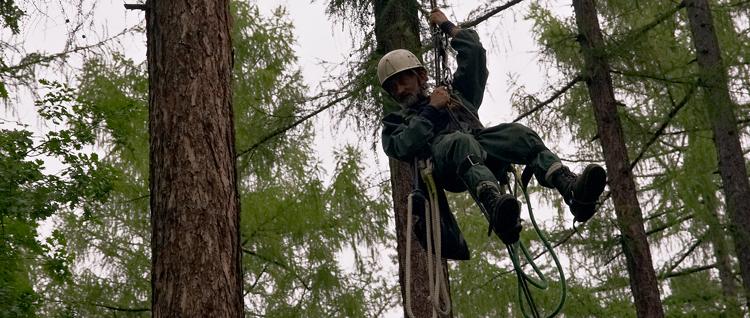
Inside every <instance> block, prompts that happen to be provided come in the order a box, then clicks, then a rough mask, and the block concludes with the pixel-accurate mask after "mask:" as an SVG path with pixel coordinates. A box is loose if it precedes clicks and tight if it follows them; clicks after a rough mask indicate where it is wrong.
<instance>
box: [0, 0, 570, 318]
mask: <svg viewBox="0 0 750 318" xmlns="http://www.w3.org/2000/svg"><path fill="white" fill-rule="evenodd" d="M82 1H84V2H85V3H89V4H90V3H94V1H93V0H82ZM126 2H127V3H135V2H138V1H135V0H133V1H123V0H100V1H96V2H95V3H96V11H95V12H94V14H93V15H92V16H90V17H84V19H82V20H83V21H85V23H84V24H83V26H82V28H81V29H80V30H78V31H77V32H76V33H75V39H76V44H77V45H87V44H92V43H96V42H98V41H99V40H101V39H102V38H105V37H107V36H112V35H114V34H117V33H119V32H120V31H121V30H123V29H125V28H127V27H130V26H133V25H136V24H139V23H140V24H141V25H143V23H142V21H143V17H144V15H143V13H142V12H137V11H126V10H125V9H124V7H123V3H126ZM326 2H327V1H321V0H317V1H315V2H313V3H310V2H309V0H261V1H258V3H259V7H260V9H261V13H262V14H263V15H265V16H270V14H271V11H272V9H273V8H275V7H277V6H279V5H284V6H286V7H287V8H288V12H289V14H290V19H291V20H292V21H293V23H294V26H295V35H296V37H297V47H296V51H297V55H298V56H299V64H300V65H299V66H300V68H301V69H302V72H303V75H304V78H305V81H306V83H307V85H308V86H309V87H310V88H312V89H316V88H317V87H318V85H319V82H320V79H321V78H323V77H324V76H323V75H324V74H325V71H324V69H323V67H322V66H321V65H319V63H320V62H321V61H326V62H330V63H334V64H335V63H337V62H339V61H342V60H344V58H345V57H346V56H347V55H348V52H349V50H350V49H351V41H350V39H349V37H348V31H347V30H346V29H344V28H343V27H342V26H341V24H333V23H331V22H330V21H329V18H328V17H327V16H326V15H325V5H326ZM482 2H483V1H459V0H454V1H449V5H451V6H450V7H449V8H447V9H445V10H444V12H445V13H446V14H447V15H448V16H449V18H450V19H451V20H453V21H454V22H459V21H463V20H466V19H467V15H468V12H469V11H470V10H471V9H474V8H475V7H476V6H479V5H480V4H481V3H482ZM425 3H428V2H427V1H425ZM49 5H50V6H51V8H53V9H51V10H49V13H48V14H49V15H48V16H47V17H37V18H35V19H32V20H27V21H26V23H25V24H24V26H23V27H22V30H23V33H24V34H23V37H24V38H25V39H27V42H26V52H27V53H28V52H33V51H36V50H40V51H43V52H46V53H56V52H60V51H61V50H62V49H63V46H64V44H65V39H66V38H67V34H69V33H70V32H71V31H72V28H73V27H74V26H75V25H77V22H79V19H78V18H77V15H76V12H75V10H73V9H66V10H60V8H59V7H56V6H55V4H54V3H52V2H50V4H49ZM516 7H517V8H514V10H506V11H504V12H502V13H500V14H499V15H497V16H496V17H493V18H491V19H489V20H488V21H485V22H483V23H482V24H481V25H480V26H478V27H477V31H478V33H479V35H480V37H481V38H482V41H483V43H484V46H485V48H486V49H487V51H488V63H489V64H488V69H489V70H490V77H489V80H488V86H487V89H486V92H485V97H484V102H483V106H482V107H481V110H480V112H479V114H480V118H481V120H482V121H483V122H484V124H485V125H486V126H489V125H493V124H498V123H502V122H507V121H511V120H512V119H513V118H514V117H515V114H513V113H511V109H510V92H509V90H510V89H511V88H510V87H509V79H510V78H511V77H512V78H514V79H515V80H516V81H517V83H519V84H521V85H523V86H525V87H526V89H527V90H528V91H529V92H539V91H540V90H541V89H542V86H543V85H545V76H546V75H545V73H544V71H543V70H542V69H541V68H540V67H539V66H538V65H537V59H538V56H537V53H536V52H537V51H538V49H537V48H536V45H535V43H533V39H532V36H531V35H530V30H531V24H530V23H529V22H528V21H526V20H524V15H525V13H526V11H527V4H526V2H522V3H521V4H519V5H517V6H516ZM558 9H559V10H560V11H562V12H566V11H572V8H570V7H569V6H568V7H560V8H558ZM422 18H424V17H422ZM66 19H70V20H71V21H70V22H68V23H66V22H65V20H66ZM84 36H86V38H84ZM4 38H7V37H4ZM145 42H146V41H145V35H144V34H136V35H134V36H128V37H125V38H123V39H122V40H121V44H120V45H121V48H122V50H124V53H125V55H126V57H129V58H132V59H134V60H136V61H143V60H145V53H146V48H145ZM7 62H9V64H13V62H14V61H7ZM15 62H17V60H16V61H15ZM50 76H53V75H50ZM315 93H316V92H310V94H311V95H314V94H315ZM542 95H543V96H547V95H548V94H547V93H545V94H542ZM26 98H28V97H26ZM22 99H23V98H22ZM19 105H20V106H21V108H20V109H18V113H17V115H18V117H19V119H20V120H21V121H22V122H25V123H30V124H31V125H32V126H36V125H37V124H38V121H37V120H36V119H35V116H34V115H35V114H34V109H33V103H31V102H29V101H23V102H21V103H19ZM7 117H14V116H6V117H5V118H7ZM315 120H316V127H317V128H316V132H317V137H316V138H317V142H316V145H315V150H316V151H317V152H318V153H319V156H318V157H319V158H321V162H322V164H323V165H324V168H325V169H326V170H327V171H329V172H330V171H332V170H333V169H334V166H333V165H334V162H333V151H334V150H337V149H340V148H341V147H343V146H344V145H346V144H348V143H353V144H355V145H359V146H361V147H362V149H363V150H364V151H365V153H366V154H368V156H367V157H368V158H369V160H368V161H369V162H370V164H369V167H370V168H369V173H370V174H374V173H377V172H379V171H387V160H385V155H384V154H383V152H382V150H381V149H380V148H379V147H378V149H377V154H372V153H370V151H369V149H370V148H369V146H370V145H369V141H367V142H362V141H360V140H359V139H358V138H357V137H356V136H354V134H345V133H344V134H342V133H341V132H340V131H339V132H334V131H331V129H330V128H328V127H330V126H331V125H330V120H329V116H328V115H327V114H321V115H319V116H318V117H317V118H316V119H315ZM6 127H8V126H7V124H4V123H1V122H0V128H6ZM35 128H37V129H40V127H38V126H37V127H35ZM542 137H543V138H544V136H542ZM545 141H546V142H547V143H548V144H549V146H551V147H554V146H556V145H557V141H552V140H545ZM375 155H376V156H377V158H378V160H377V162H378V163H376V160H374V158H375ZM394 279H395V278H394ZM401 313H402V312H401V309H400V308H394V310H393V311H391V312H390V313H389V316H393V317H398V316H400V315H401Z"/></svg>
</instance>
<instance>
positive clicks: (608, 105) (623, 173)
mask: <svg viewBox="0 0 750 318" xmlns="http://www.w3.org/2000/svg"><path fill="white" fill-rule="evenodd" d="M573 7H574V9H575V14H576V23H577V24H578V30H579V31H578V32H579V33H580V36H581V38H580V40H579V41H580V43H581V47H582V49H583V55H584V61H585V73H584V74H585V78H586V85H587V86H588V89H589V95H590V96H591V101H592V104H593V106H594V115H595V117H596V122H597V125H598V133H599V137H600V140H601V144H602V151H603V153H604V160H605V162H606V165H607V169H608V171H609V187H610V189H611V190H612V191H611V193H612V201H613V203H614V206H615V212H616V214H617V221H618V226H619V227H620V232H621V233H622V245H623V251H624V252H625V257H626V262H627V267H628V273H629V276H630V287H631V290H632V293H633V298H634V299H635V306H636V312H637V314H638V317H649V318H653V317H664V310H663V308H662V304H661V299H660V298H659V287H658V285H657V281H656V273H655V271H654V266H653V263H652V260H651V250H650V247H649V245H648V241H647V239H646V231H645V229H644V227H643V215H642V212H641V208H640V205H639V203H638V197H637V196H636V189H635V182H634V181H633V173H632V171H631V170H630V168H629V166H630V160H629V159H628V153H627V149H626V147H625V137H624V135H623V132H622V125H621V124H620V118H619V115H618V113H617V104H616V102H615V97H614V92H613V88H612V78H611V77H610V73H609V64H608V62H607V60H606V56H605V55H604V53H603V52H604V41H603V39H602V34H601V29H600V28H599V19H598V18H597V13H596V7H595V5H594V2H593V0H573Z"/></svg>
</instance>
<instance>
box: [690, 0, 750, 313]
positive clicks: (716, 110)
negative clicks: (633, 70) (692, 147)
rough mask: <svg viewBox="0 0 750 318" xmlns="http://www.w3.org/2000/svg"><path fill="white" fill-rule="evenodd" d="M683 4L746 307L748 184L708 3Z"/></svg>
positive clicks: (749, 298) (749, 280) (749, 289)
mask: <svg viewBox="0 0 750 318" xmlns="http://www.w3.org/2000/svg"><path fill="white" fill-rule="evenodd" d="M686 4H687V6H686V8H687V14H688V20H689V24H690V31H691V33H692V35H693V36H692V38H693V45H694V46H695V51H696V58H697V60H698V68H699V74H700V83H701V87H702V89H703V98H704V101H705V102H704V104H705V107H706V111H707V113H708V117H709V119H710V121H711V126H712V130H713V134H714V143H715V144H716V150H717V156H718V159H719V174H720V175H721V181H722V184H723V185H724V196H725V200H726V204H727V214H728V215H729V219H730V222H729V232H730V233H731V235H732V237H733V238H734V247H735V250H736V253H737V257H738V258H739V264H740V274H741V275H742V282H743V286H744V288H745V295H746V302H747V303H748V304H750V204H748V202H750V181H748V174H747V170H746V166H745V159H744V158H743V156H742V146H741V144H740V132H739V131H738V129H737V117H736V116H735V114H734V107H735V105H734V102H733V101H732V98H731V97H730V95H729V87H728V84H727V83H728V82H727V71H726V68H725V66H724V64H723V62H722V59H721V50H720V48H719V41H718V39H717V36H716V32H715V29H714V25H713V17H712V16H711V10H710V7H709V5H708V1H706V0H687V1H686Z"/></svg>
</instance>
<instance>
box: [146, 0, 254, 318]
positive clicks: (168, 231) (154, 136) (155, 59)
mask: <svg viewBox="0 0 750 318" xmlns="http://www.w3.org/2000/svg"><path fill="white" fill-rule="evenodd" d="M146 8H147V9H146V22H147V32H148V33H147V38H148V40H147V45H148V52H147V55H148V73H149V80H150V82H149V133H150V180H149V181H150V191H151V198H150V200H151V221H152V230H153V232H152V237H151V248H152V250H151V251H152V272H151V287H152V297H153V299H152V309H151V310H152V315H153V317H242V316H243V303H242V281H241V272H240V246H239V201H238V197H237V186H236V171H235V148H234V124H233V119H232V117H233V113H232V104H231V98H232V90H231V85H230V78H231V70H232V45H231V39H230V23H231V21H230V14H229V1H228V0H193V1H186V0H173V1H164V0H150V1H149V2H148V4H147V7H146Z"/></svg>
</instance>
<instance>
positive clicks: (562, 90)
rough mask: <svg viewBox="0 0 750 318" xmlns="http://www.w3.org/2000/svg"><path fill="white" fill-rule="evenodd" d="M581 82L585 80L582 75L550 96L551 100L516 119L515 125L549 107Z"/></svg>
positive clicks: (548, 99)
mask: <svg viewBox="0 0 750 318" xmlns="http://www.w3.org/2000/svg"><path fill="white" fill-rule="evenodd" d="M581 80H583V77H582V76H581V75H580V74H578V75H576V76H575V77H574V78H573V79H572V80H570V82H568V83H567V84H565V86H563V87H562V88H560V89H558V90H557V91H555V93H554V94H552V96H550V97H549V98H547V99H546V100H545V101H543V102H541V103H539V104H537V105H536V106H534V108H532V109H530V110H529V111H527V112H525V113H523V114H521V115H520V116H518V117H516V119H514V120H513V122H514V123H515V122H517V121H519V120H521V119H523V118H525V117H526V116H529V115H531V114H533V113H534V112H536V111H538V110H539V109H541V108H542V107H544V106H546V105H548V104H549V103H551V102H553V101H554V100H555V99H557V98H558V97H560V95H562V94H564V93H565V92H567V91H568V90H569V89H570V88H571V87H573V86H574V85H575V84H576V83H578V82H580V81H581Z"/></svg>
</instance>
